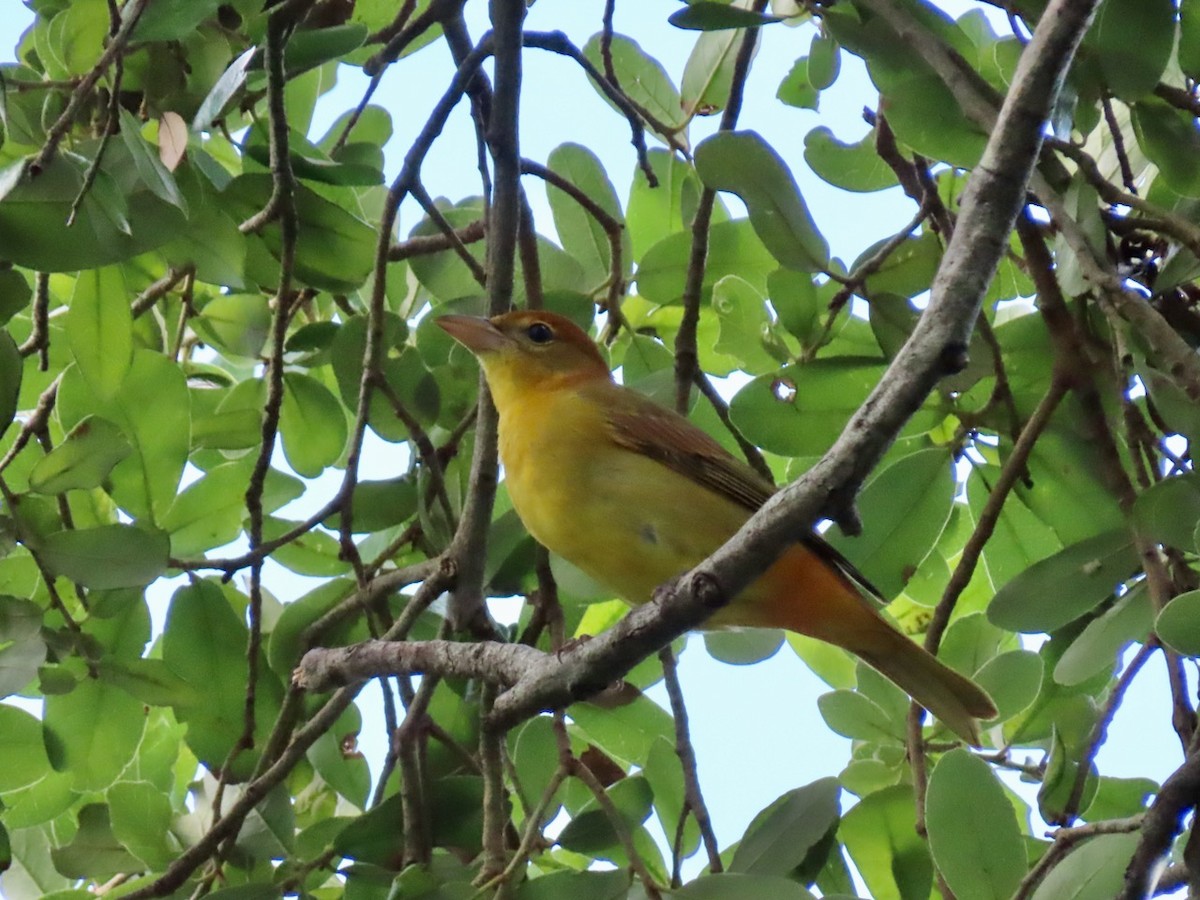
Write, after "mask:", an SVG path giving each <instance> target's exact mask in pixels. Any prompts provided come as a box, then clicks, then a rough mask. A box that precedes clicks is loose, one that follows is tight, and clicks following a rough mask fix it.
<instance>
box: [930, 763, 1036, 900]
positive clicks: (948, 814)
mask: <svg viewBox="0 0 1200 900" xmlns="http://www.w3.org/2000/svg"><path fill="white" fill-rule="evenodd" d="M925 816H926V824H927V826H928V829H929V848H930V850H931V852H932V853H933V859H934V862H935V863H937V867H938V871H939V872H941V873H942V877H944V878H945V879H946V884H947V885H949V887H950V889H951V890H952V891H954V894H955V896H956V897H960V898H962V900H1005V898H1008V897H1010V896H1012V893H1013V891H1015V890H1016V888H1017V886H1018V885H1019V884H1020V883H1021V879H1022V878H1023V877H1024V875H1025V870H1026V866H1027V863H1026V861H1025V844H1024V841H1023V840H1022V838H1021V829H1020V827H1019V825H1018V824H1017V819H1016V816H1015V815H1014V814H1013V808H1012V804H1010V803H1009V801H1008V797H1007V796H1005V792H1004V787H1003V786H1002V785H1001V784H1000V781H999V780H998V779H997V778H996V776H995V774H994V773H993V772H992V770H991V767H990V766H989V765H988V764H987V763H986V762H984V761H983V760H981V759H979V758H978V757H976V756H975V755H974V754H972V753H971V752H970V751H968V750H963V749H958V750H951V751H950V752H949V753H947V754H946V755H945V756H943V757H942V758H941V759H940V760H939V761H938V764H937V766H935V767H934V770H933V773H932V774H931V775H930V776H929V793H928V799H927V801H926V812H925Z"/></svg>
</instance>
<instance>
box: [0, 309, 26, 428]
mask: <svg viewBox="0 0 1200 900" xmlns="http://www.w3.org/2000/svg"><path fill="white" fill-rule="evenodd" d="M24 372H25V366H24V360H23V359H22V358H21V354H20V352H19V351H18V350H17V344H16V342H15V341H14V340H13V339H12V335H11V334H9V333H8V332H7V331H0V435H3V434H4V432H5V431H7V430H8V426H9V425H11V424H12V422H13V419H15V418H16V416H17V404H18V403H19V402H20V397H21V381H22V379H23V377H24Z"/></svg>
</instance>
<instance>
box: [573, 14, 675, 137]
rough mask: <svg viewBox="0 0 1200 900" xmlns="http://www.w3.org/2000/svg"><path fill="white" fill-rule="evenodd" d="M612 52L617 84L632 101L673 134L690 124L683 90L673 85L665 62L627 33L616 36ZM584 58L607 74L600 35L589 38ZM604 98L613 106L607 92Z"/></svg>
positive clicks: (614, 36)
mask: <svg viewBox="0 0 1200 900" xmlns="http://www.w3.org/2000/svg"><path fill="white" fill-rule="evenodd" d="M610 51H611V53H612V62H613V70H614V71H615V72H616V74H617V81H618V82H619V83H620V85H621V88H622V90H624V91H625V93H626V95H628V97H629V99H631V100H632V101H633V102H634V103H636V104H637V105H638V106H640V107H642V108H643V109H645V110H647V111H648V112H649V113H650V114H651V115H652V116H654V118H656V119H657V120H658V121H659V122H662V123H663V124H664V125H666V126H667V127H668V128H669V129H671V130H672V131H674V130H677V129H680V128H683V127H684V126H685V125H686V124H687V117H686V116H685V115H684V112H683V109H682V102H681V101H680V99H679V91H677V90H676V89H675V85H674V84H672V83H671V76H669V75H668V74H667V70H666V69H664V68H663V65H662V63H660V62H659V61H658V60H656V59H655V58H654V57H652V56H650V55H649V54H647V53H646V51H644V50H643V49H642V48H641V46H640V45H639V44H638V43H637V41H635V40H633V39H632V38H628V37H626V36H625V35H623V34H614V35H613V37H612V44H611V45H610ZM583 55H584V56H585V57H587V59H588V61H589V62H591V64H592V65H594V66H595V67H596V68H597V69H599V70H600V71H601V72H603V71H604V60H603V59H602V57H601V53H600V35H598V34H594V35H592V36H591V37H590V38H589V39H588V42H587V43H586V44H584V46H583ZM597 90H599V89H598V88H597ZM601 96H602V97H604V100H605V102H606V103H608V104H609V105H610V106H611V105H612V101H610V100H609V99H608V97H607V96H605V95H604V94H603V92H601Z"/></svg>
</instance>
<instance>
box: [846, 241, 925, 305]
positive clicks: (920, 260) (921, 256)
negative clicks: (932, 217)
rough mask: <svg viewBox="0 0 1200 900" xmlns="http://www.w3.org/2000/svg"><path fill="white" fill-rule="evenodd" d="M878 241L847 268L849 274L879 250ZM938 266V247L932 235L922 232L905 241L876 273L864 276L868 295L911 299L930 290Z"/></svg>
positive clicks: (879, 243) (880, 245) (881, 242)
mask: <svg viewBox="0 0 1200 900" xmlns="http://www.w3.org/2000/svg"><path fill="white" fill-rule="evenodd" d="M884 243H885V242H884V241H879V242H877V243H875V244H873V245H872V246H870V247H868V248H867V249H866V250H864V251H863V252H862V253H861V254H860V255H859V257H858V259H856V260H855V261H854V265H852V266H851V267H850V269H851V271H854V270H856V269H858V267H859V266H860V265H861V264H863V263H864V262H866V261H867V260H868V259H870V258H871V257H872V256H873V255H874V254H875V253H876V251H878V250H879V249H880V248H882V247H883V245H884ZM941 262H942V243H941V240H940V239H939V238H938V236H937V235H936V234H934V233H933V232H932V231H924V232H922V233H921V234H920V235H919V236H918V237H915V238H914V237H909V238H905V239H904V240H903V241H901V242H900V244H899V245H898V246H896V247H895V248H894V249H893V250H892V252H891V253H890V254H889V255H888V257H887V259H886V260H885V261H884V262H883V264H882V265H881V266H879V268H878V269H876V270H875V271H874V272H873V273H871V274H870V275H869V276H867V281H866V287H867V291H868V293H869V294H872V295H873V294H897V295H899V296H901V297H915V296H917V295H918V294H923V293H925V292H926V291H928V290H929V289H930V286H931V285H932V284H933V276H934V275H936V274H937V270H938V266H939V265H941Z"/></svg>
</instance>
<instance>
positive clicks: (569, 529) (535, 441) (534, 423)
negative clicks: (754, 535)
mask: <svg viewBox="0 0 1200 900" xmlns="http://www.w3.org/2000/svg"><path fill="white" fill-rule="evenodd" d="M623 390H624V389H623V388H620V387H618V386H617V385H615V384H608V383H603V384H599V383H593V384H588V385H586V386H585V387H583V388H580V387H579V386H575V387H568V388H564V389H561V390H555V391H543V392H541V393H540V394H538V395H537V396H536V399H531V400H525V399H524V398H521V400H520V401H519V402H505V400H506V399H508V398H505V397H504V396H503V392H501V393H500V394H499V395H498V396H497V406H498V408H499V409H500V457H501V461H502V462H503V464H504V470H505V479H506V483H507V485H508V492H509V496H510V497H511V498H512V502H513V506H514V507H515V508H516V510H517V514H518V515H520V517H521V520H522V521H523V522H524V523H525V527H526V528H528V529H529V532H530V534H532V535H533V536H534V538H536V539H537V540H538V541H539V542H540V543H542V544H543V545H545V546H546V547H547V548H549V549H550V550H552V551H554V552H555V553H557V554H558V555H560V556H562V557H564V558H565V559H567V560H569V561H571V562H572V563H574V564H575V565H576V566H578V567H579V568H580V569H582V570H583V571H585V572H587V573H588V574H589V575H590V576H591V577H592V578H594V579H596V580H597V581H599V582H600V583H602V584H604V585H607V586H608V587H611V588H612V589H613V590H614V591H616V592H617V593H618V594H620V595H621V596H622V597H623V598H624V599H625V600H627V601H629V602H631V603H644V602H646V601H648V600H649V599H651V595H652V593H653V591H654V589H655V588H656V587H657V586H658V585H660V584H663V583H664V582H666V581H668V580H670V579H671V578H673V577H675V576H676V575H679V574H681V573H683V572H685V571H686V570H688V569H689V568H691V567H692V566H694V565H695V564H696V563H698V562H700V561H701V560H702V559H703V558H704V557H706V556H707V555H708V554H710V553H711V552H712V551H713V550H715V549H716V548H717V547H719V546H720V545H721V544H722V543H724V542H725V541H726V540H727V539H728V538H729V537H730V536H732V534H733V533H734V532H735V531H736V530H737V529H738V527H740V526H741V524H742V523H743V522H745V520H746V519H747V518H748V514H747V512H746V511H745V510H744V509H742V508H741V507H739V506H738V505H736V504H734V503H733V502H731V501H729V500H727V499H726V498H724V497H721V496H719V495H717V494H715V493H713V492H712V491H709V490H707V489H705V488H703V487H701V486H699V485H697V484H696V483H695V482H693V481H691V480H690V479H688V478H686V477H685V476H683V475H681V474H679V473H677V472H675V471H674V470H672V469H670V468H668V467H667V466H665V465H663V464H662V463H659V462H656V461H655V460H653V459H650V458H649V457H647V456H644V455H642V454H639V453H635V452H633V451H631V450H629V449H627V448H626V447H623V446H621V445H619V444H617V443H616V442H615V441H613V440H612V438H611V427H610V425H609V423H608V420H607V417H606V414H605V412H604V410H605V409H606V408H607V406H606V404H605V403H604V402H602V401H603V399H604V398H603V397H595V396H590V395H593V394H596V393H600V394H602V395H603V394H605V393H609V392H616V394H614V395H613V397H615V398H616V399H618V400H619V396H617V395H619V393H620V392H621V391H623ZM610 399H612V398H610Z"/></svg>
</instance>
